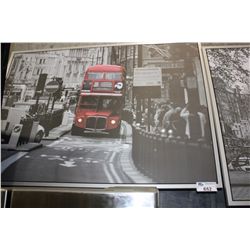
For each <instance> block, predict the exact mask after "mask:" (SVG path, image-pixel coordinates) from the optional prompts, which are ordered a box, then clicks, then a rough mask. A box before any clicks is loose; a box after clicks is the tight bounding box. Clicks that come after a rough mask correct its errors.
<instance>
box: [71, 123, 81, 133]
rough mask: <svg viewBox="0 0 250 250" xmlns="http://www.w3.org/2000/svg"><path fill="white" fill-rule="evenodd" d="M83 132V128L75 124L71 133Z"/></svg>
mask: <svg viewBox="0 0 250 250" xmlns="http://www.w3.org/2000/svg"><path fill="white" fill-rule="evenodd" d="M82 133H83V129H82V128H79V127H76V126H75V125H74V124H73V125H72V128H71V135H81V134H82Z"/></svg>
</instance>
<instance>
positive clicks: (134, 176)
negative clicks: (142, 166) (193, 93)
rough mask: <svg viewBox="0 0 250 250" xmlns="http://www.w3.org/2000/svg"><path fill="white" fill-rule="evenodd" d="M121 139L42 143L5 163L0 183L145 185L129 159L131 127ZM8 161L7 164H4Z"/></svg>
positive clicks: (66, 139)
mask: <svg viewBox="0 0 250 250" xmlns="http://www.w3.org/2000/svg"><path fill="white" fill-rule="evenodd" d="M121 131H122V132H121V133H122V136H121V138H122V139H120V138H111V137H110V136H106V135H105V136H103V135H102V136H101V135H99V136H97V135H87V136H71V135H69V134H67V135H65V136H63V137H61V138H60V139H59V140H56V141H53V142H51V141H50V142H44V144H46V145H44V146H43V147H42V148H39V149H36V150H34V151H32V152H29V153H26V152H21V153H17V154H15V155H13V156H11V157H10V158H8V159H7V160H5V162H2V163H4V164H5V165H6V164H7V165H8V167H7V168H6V170H5V171H4V172H3V173H2V182H43V183H46V182H57V183H105V184H106V183H107V184H109V183H135V182H136V183H147V182H150V179H149V178H147V177H145V176H143V175H142V174H141V173H140V172H138V171H137V170H136V169H135V167H134V165H133V161H132V159H131V147H132V145H131V132H129V131H131V128H130V127H129V125H128V124H125V123H123V125H122V130H121ZM6 161H7V162H6Z"/></svg>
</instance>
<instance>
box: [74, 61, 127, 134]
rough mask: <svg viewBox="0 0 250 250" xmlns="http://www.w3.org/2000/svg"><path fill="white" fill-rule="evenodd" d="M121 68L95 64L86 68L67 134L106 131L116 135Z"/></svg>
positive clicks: (121, 91)
mask: <svg viewBox="0 0 250 250" xmlns="http://www.w3.org/2000/svg"><path fill="white" fill-rule="evenodd" d="M125 79H126V77H125V69H124V67H122V66H117V65H96V66H91V67H89V68H88V69H87V71H86V74H85V76H84V81H83V83H82V89H81V92H80V96H79V100H78V103H77V106H76V109H75V119H74V124H73V126H72V130H71V134H72V135H79V134H82V133H83V132H92V133H109V134H112V135H114V136H118V135H119V133H120V127H121V113H122V110H123V108H124V98H125Z"/></svg>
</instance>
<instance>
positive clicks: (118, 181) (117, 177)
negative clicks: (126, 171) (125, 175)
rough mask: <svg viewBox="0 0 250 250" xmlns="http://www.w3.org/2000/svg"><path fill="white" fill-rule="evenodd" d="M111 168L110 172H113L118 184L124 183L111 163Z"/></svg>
mask: <svg viewBox="0 0 250 250" xmlns="http://www.w3.org/2000/svg"><path fill="white" fill-rule="evenodd" d="M109 166H110V170H111V172H112V174H113V175H114V177H115V179H116V180H117V183H122V180H121V179H120V177H119V176H118V174H117V173H116V171H115V168H114V165H113V164H112V163H109Z"/></svg>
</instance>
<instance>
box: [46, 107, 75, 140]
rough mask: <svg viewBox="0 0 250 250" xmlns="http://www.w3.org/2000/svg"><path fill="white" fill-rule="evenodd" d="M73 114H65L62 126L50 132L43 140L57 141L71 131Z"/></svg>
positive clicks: (69, 112)
mask: <svg viewBox="0 0 250 250" xmlns="http://www.w3.org/2000/svg"><path fill="white" fill-rule="evenodd" d="M73 119H74V114H73V113H72V112H71V111H68V112H65V114H64V117H63V121H62V124H61V125H60V126H58V127H56V128H53V129H52V130H50V132H49V135H48V136H46V137H43V140H57V139H59V138H60V137H61V136H63V135H65V134H66V133H68V132H69V131H70V130H71V127H72V123H73Z"/></svg>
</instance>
